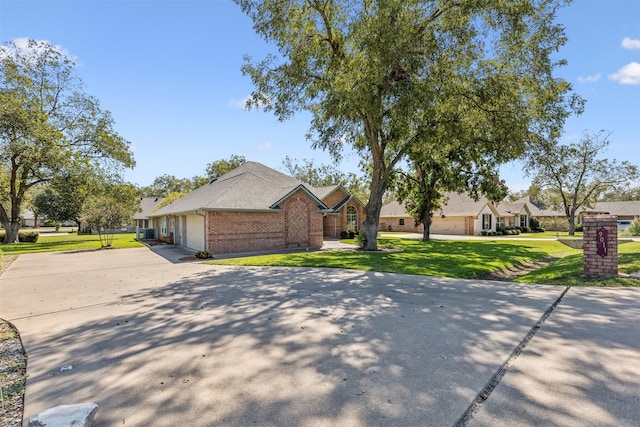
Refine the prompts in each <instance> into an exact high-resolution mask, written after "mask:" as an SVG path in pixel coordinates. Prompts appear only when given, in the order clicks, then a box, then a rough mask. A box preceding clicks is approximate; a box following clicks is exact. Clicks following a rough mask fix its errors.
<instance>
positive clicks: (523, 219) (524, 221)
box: [520, 214, 529, 227]
mask: <svg viewBox="0 0 640 427" xmlns="http://www.w3.org/2000/svg"><path fill="white" fill-rule="evenodd" d="M528 226H529V221H528V218H527V216H526V215H524V214H522V215H520V227H528Z"/></svg>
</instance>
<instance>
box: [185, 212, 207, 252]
mask: <svg viewBox="0 0 640 427" xmlns="http://www.w3.org/2000/svg"><path fill="white" fill-rule="evenodd" d="M186 225H187V233H186V237H187V239H186V240H187V241H186V242H184V243H183V245H184V246H186V247H188V248H189V249H193V250H196V251H203V250H204V217H201V216H199V215H187V224H186Z"/></svg>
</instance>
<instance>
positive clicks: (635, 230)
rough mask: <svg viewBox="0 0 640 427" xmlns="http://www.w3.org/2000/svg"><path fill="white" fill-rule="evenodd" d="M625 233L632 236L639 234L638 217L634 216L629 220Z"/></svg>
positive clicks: (639, 223)
mask: <svg viewBox="0 0 640 427" xmlns="http://www.w3.org/2000/svg"><path fill="white" fill-rule="evenodd" d="M627 233H628V234H630V235H632V236H640V217H635V219H634V220H633V221H631V225H630V226H629V228H627Z"/></svg>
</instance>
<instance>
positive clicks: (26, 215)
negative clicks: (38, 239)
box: [20, 209, 45, 227]
mask: <svg viewBox="0 0 640 427" xmlns="http://www.w3.org/2000/svg"><path fill="white" fill-rule="evenodd" d="M20 222H21V225H20V226H21V227H36V223H35V222H36V216H35V214H34V213H33V211H32V210H31V209H24V210H23V211H22V216H20ZM44 223H45V218H44V217H42V216H39V217H38V224H37V227H42V226H44Z"/></svg>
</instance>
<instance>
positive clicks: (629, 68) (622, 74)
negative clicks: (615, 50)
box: [609, 62, 640, 85]
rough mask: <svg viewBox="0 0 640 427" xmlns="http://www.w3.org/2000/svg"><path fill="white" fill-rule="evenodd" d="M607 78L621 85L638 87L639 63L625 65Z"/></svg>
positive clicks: (639, 78)
mask: <svg viewBox="0 0 640 427" xmlns="http://www.w3.org/2000/svg"><path fill="white" fill-rule="evenodd" d="M609 78H610V79H611V80H614V81H616V82H618V83H620V84H623V85H640V63H638V62H632V63H630V64H627V65H625V66H624V67H622V68H620V69H619V70H618V72H617V73H613V74H609Z"/></svg>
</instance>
